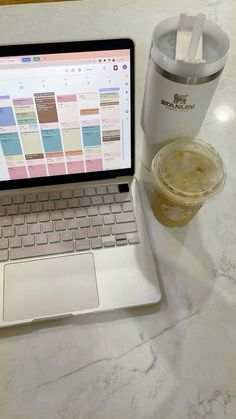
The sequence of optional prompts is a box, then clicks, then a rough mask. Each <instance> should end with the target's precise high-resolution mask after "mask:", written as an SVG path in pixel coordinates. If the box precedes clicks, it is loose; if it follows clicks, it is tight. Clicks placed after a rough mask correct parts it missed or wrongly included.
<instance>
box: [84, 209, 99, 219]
mask: <svg viewBox="0 0 236 419" xmlns="http://www.w3.org/2000/svg"><path fill="white" fill-rule="evenodd" d="M87 211H88V216H89V217H91V216H93V215H98V209H97V207H89V208H88V209H87Z"/></svg>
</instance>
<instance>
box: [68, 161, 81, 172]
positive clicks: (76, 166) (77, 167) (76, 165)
mask: <svg viewBox="0 0 236 419" xmlns="http://www.w3.org/2000/svg"><path fill="white" fill-rule="evenodd" d="M67 170H68V173H69V174H72V173H84V162H83V161H70V162H68V163H67Z"/></svg>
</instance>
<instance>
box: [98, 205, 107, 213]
mask: <svg viewBox="0 0 236 419" xmlns="http://www.w3.org/2000/svg"><path fill="white" fill-rule="evenodd" d="M99 212H100V214H101V215H105V214H110V207H109V205H101V207H99Z"/></svg>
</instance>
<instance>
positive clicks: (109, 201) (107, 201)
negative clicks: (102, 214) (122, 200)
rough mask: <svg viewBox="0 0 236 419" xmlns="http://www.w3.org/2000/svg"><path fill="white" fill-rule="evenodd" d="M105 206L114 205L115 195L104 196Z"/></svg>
mask: <svg viewBox="0 0 236 419" xmlns="http://www.w3.org/2000/svg"><path fill="white" fill-rule="evenodd" d="M103 201H104V204H113V203H114V196H113V195H104V196H103Z"/></svg>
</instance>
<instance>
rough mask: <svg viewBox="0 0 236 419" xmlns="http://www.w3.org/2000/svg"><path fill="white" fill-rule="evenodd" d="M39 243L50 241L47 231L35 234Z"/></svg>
mask: <svg viewBox="0 0 236 419" xmlns="http://www.w3.org/2000/svg"><path fill="white" fill-rule="evenodd" d="M35 238H36V243H37V244H46V243H47V242H48V235H47V233H40V234H37V235H36V236H35Z"/></svg>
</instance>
